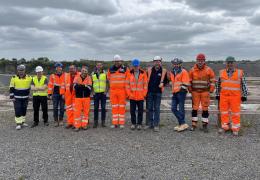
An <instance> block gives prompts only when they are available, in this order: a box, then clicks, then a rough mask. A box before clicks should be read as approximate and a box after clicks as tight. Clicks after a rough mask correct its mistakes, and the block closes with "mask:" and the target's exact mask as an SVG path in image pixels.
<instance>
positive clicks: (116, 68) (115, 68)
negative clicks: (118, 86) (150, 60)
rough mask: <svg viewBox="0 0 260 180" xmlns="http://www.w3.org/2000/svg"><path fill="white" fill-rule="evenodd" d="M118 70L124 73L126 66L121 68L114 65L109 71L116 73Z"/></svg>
mask: <svg viewBox="0 0 260 180" xmlns="http://www.w3.org/2000/svg"><path fill="white" fill-rule="evenodd" d="M118 69H122V70H123V71H124V72H125V71H126V66H124V65H121V66H120V67H116V66H115V65H113V66H112V67H111V68H110V69H109V70H110V72H112V73H113V72H116V71H117V70H118Z"/></svg>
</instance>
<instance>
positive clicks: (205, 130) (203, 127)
mask: <svg viewBox="0 0 260 180" xmlns="http://www.w3.org/2000/svg"><path fill="white" fill-rule="evenodd" d="M202 131H203V132H204V133H208V132H209V129H208V124H207V123H203V124H202Z"/></svg>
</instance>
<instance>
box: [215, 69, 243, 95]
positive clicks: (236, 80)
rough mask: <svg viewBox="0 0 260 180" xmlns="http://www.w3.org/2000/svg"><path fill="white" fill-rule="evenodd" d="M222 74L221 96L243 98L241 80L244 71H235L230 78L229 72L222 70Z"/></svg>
mask: <svg viewBox="0 0 260 180" xmlns="http://www.w3.org/2000/svg"><path fill="white" fill-rule="evenodd" d="M219 74H220V80H221V85H220V95H227V96H241V78H242V77H243V74H244V72H243V70H241V69H235V71H234V72H233V74H232V76H231V77H228V74H227V70H226V69H222V70H220V72H219Z"/></svg>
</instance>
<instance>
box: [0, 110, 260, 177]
mask: <svg viewBox="0 0 260 180" xmlns="http://www.w3.org/2000/svg"><path fill="white" fill-rule="evenodd" d="M12 116H13V114H12V112H1V118H0V120H1V123H0V129H1V131H0V137H1V138H0V144H1V145H0V179H62V180H64V179H106V180H107V179H185V180H186V179H207V180H208V179H239V180H241V179H250V180H252V179H257V180H258V179H260V161H259V159H260V143H259V142H260V131H259V128H260V121H259V116H254V115H251V116H246V117H245V116H243V119H244V121H243V125H244V128H243V130H242V136H239V137H233V136H232V135H231V134H225V135H218V134H217V128H216V126H215V124H216V122H215V120H216V118H215V117H212V118H211V125H210V132H209V133H208V134H205V133H203V132H201V131H199V130H198V131H196V132H190V131H186V132H182V133H177V132H174V131H173V127H174V126H175V125H176V120H175V118H174V117H173V116H172V115H171V114H163V115H161V117H162V120H161V129H160V132H159V133H155V132H153V131H151V130H147V131H144V130H141V131H132V130H130V129H129V126H130V125H129V123H128V124H127V126H126V128H125V129H114V130H111V129H109V128H100V127H99V128H97V129H93V128H90V129H89V130H87V131H80V132H78V133H76V132H73V131H72V130H67V129H64V128H63V127H58V128H55V127H54V123H53V122H52V121H51V123H50V126H49V127H44V126H43V123H42V122H41V123H40V125H39V126H38V127H36V128H34V129H31V128H25V129H22V130H20V131H16V130H15V124H14V121H13V117H12ZM50 116H51V113H50ZM188 118H189V117H188ZM51 120H52V118H51ZM27 122H28V123H29V125H31V124H32V114H31V112H30V113H29V114H28V121H27ZM91 123H92V122H91ZM107 124H108V123H107ZM91 125H92V124H91Z"/></svg>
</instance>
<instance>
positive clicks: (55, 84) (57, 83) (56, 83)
mask: <svg viewBox="0 0 260 180" xmlns="http://www.w3.org/2000/svg"><path fill="white" fill-rule="evenodd" d="M55 88H59V94H61V95H63V94H64V93H65V74H64V73H62V74H61V75H60V76H58V75H57V74H51V75H50V80H49V83H48V94H53V92H54V90H55Z"/></svg>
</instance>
